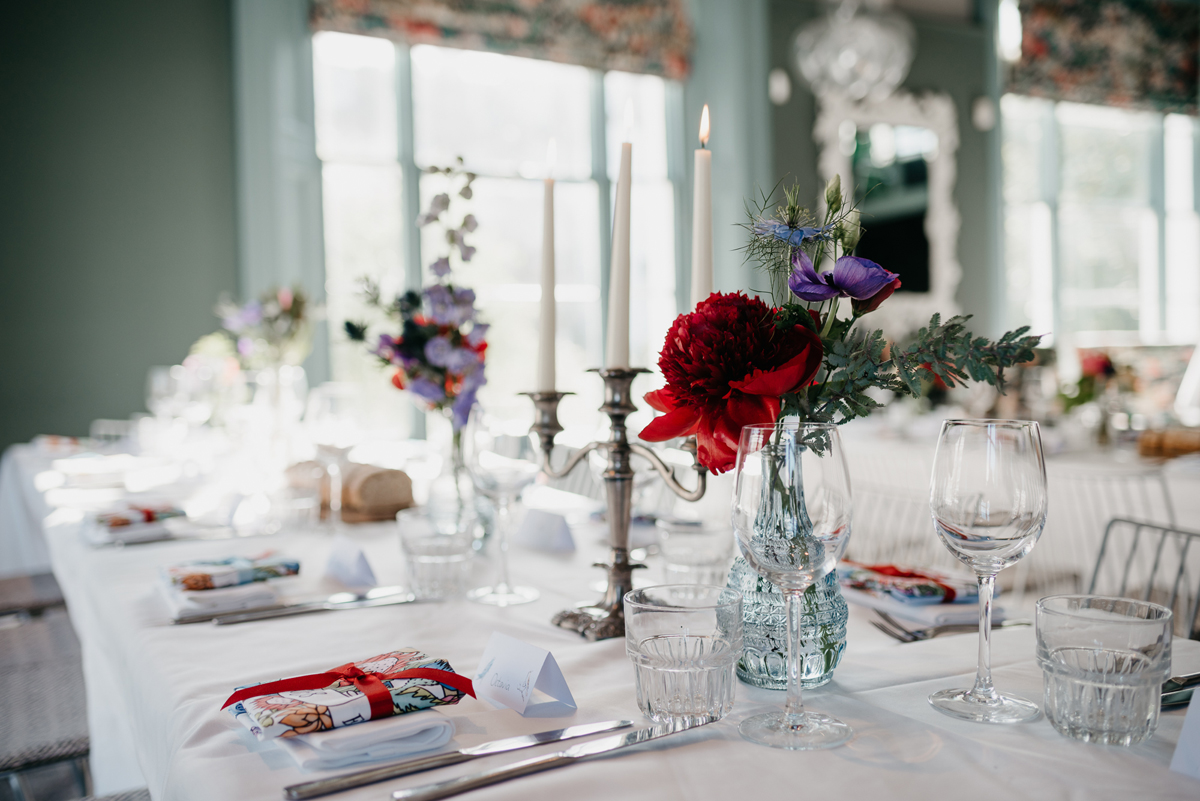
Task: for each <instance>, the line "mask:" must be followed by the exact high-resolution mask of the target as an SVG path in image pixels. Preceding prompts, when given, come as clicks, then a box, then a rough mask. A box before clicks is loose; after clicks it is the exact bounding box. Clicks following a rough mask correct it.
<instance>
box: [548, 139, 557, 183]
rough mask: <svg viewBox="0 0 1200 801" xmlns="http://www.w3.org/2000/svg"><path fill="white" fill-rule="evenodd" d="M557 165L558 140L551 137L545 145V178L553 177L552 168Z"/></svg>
mask: <svg viewBox="0 0 1200 801" xmlns="http://www.w3.org/2000/svg"><path fill="white" fill-rule="evenodd" d="M557 165H558V140H557V139H555V138H554V137H553V136H552V137H550V142H549V143H548V144H547V145H546V177H547V178H553V177H554V168H555V167H556V166H557Z"/></svg>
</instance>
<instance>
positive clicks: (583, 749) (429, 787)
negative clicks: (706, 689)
mask: <svg viewBox="0 0 1200 801" xmlns="http://www.w3.org/2000/svg"><path fill="white" fill-rule="evenodd" d="M711 722H712V721H711V720H701V721H695V722H691V723H660V724H658V725H656V726H650V727H649V728H645V729H638V730H636V731H631V732H629V733H628V734H617V735H614V736H612V737H605V738H603V739H600V740H595V741H593V742H590V743H583V744H582V745H577V746H574V747H573V748H568V749H567V750H566V751H559V752H558V753H555V754H550V755H548V756H541V757H534V758H533V759H526V760H525V761H523V762H517V763H515V764H513V765H508V766H507V767H503V768H495V769H493V770H487V771H483V772H482V773H473V774H470V775H467V776H460V777H459V778H457V779H450V780H449V781H444V782H435V783H434V784H425V785H422V786H420V787H414V788H412V789H410V790H397V791H396V792H394V793H392V798H393V799H395V801H436V799H439V798H449V797H450V796H452V795H458V794H459V793H465V792H467V791H469V790H476V789H478V788H480V787H487V786H488V785H491V784H498V783H499V782H505V781H508V780H509V779H515V778H517V777H518V776H528V775H529V774H531V773H540V772H541V771H543V770H552V769H554V768H561V767H563V766H564V765H570V764H573V763H574V762H576V761H578V760H581V759H588V758H590V757H595V756H600V755H601V754H607V753H609V752H612V751H616V750H617V749H620V748H628V747H629V746H631V745H638V744H639V743H646V742H649V741H650V740H657V739H658V738H659V737H666V736H667V735H670V734H676V733H677V732H681V731H687V730H688V729H694V728H697V727H699V726H704V725H706V724H708V723H711Z"/></svg>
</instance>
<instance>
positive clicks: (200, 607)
mask: <svg viewBox="0 0 1200 801" xmlns="http://www.w3.org/2000/svg"><path fill="white" fill-rule="evenodd" d="M156 583H157V585H158V594H159V595H160V596H162V599H163V601H164V602H165V603H166V605H167V609H168V610H170V612H171V618H172V619H173V620H178V619H179V618H181V617H191V616H193V615H200V614H213V615H222V614H225V613H226V612H240V611H242V610H244V609H257V608H258V607H261V606H271V605H272V604H276V603H279V593H278V592H277V591H276V590H275V588H274V587H272V586H270V585H269V584H268V583H267V582H265V581H254V582H251V583H250V584H239V585H237V586H235V587H221V588H219V589H215V590H181V589H179V588H178V587H175V586H173V585H172V584H171V583H170V582H169V581H168V580H167V579H165V578H160V579H159V580H158V582H156Z"/></svg>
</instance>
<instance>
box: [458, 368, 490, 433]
mask: <svg viewBox="0 0 1200 801" xmlns="http://www.w3.org/2000/svg"><path fill="white" fill-rule="evenodd" d="M486 383H487V378H486V377H485V376H484V374H483V365H480V366H479V369H478V370H474V371H472V372H471V373H469V374H468V375H467V377H466V378H464V379H463V383H462V389H460V390H459V393H458V397H457V398H455V399H454V403H452V404H451V405H450V413H451V415H452V419H453V426H454V428H455V429H456V430H457V429H460V428H462V427H463V426H465V425H466V424H467V418H469V417H470V416H471V408H472V407H473V406H474V405H475V397H476V395H478V393H479V388H480V387H482V386H483V385H484V384H486Z"/></svg>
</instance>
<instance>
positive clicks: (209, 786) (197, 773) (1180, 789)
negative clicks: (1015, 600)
mask: <svg viewBox="0 0 1200 801" xmlns="http://www.w3.org/2000/svg"><path fill="white" fill-rule="evenodd" d="M80 526H81V524H80V520H79V515H78V513H76V512H73V510H71V509H70V508H67V507H63V508H60V509H58V510H56V511H54V512H52V513H51V514H50V515H49V517H47V519H46V522H45V531H44V533H45V538H46V543H47V546H48V550H49V555H50V560H51V564H52V566H53V570H54V574H55V575H56V576H57V578H58V581H59V583H60V584H61V586H62V589H63V593H64V596H65V597H66V600H67V603H68V608H69V611H70V616H71V620H72V623H73V625H74V627H75V630H76V632H77V633H78V636H79V639H80V641H81V644H82V652H83V663H84V673H85V681H86V684H87V696H88V709H87V714H88V720H89V727H90V731H91V738H92V766H93V767H92V769H93V776H94V781H95V784H96V789H97V792H98V793H103V792H114V791H117V790H121V789H124V788H127V787H135V786H141V785H144V786H148V787H149V789H150V792H151V795H152V797H153V798H154V799H156V801H164V800H165V799H170V800H171V801H185V800H186V801H193V800H194V801H201V800H202V799H213V800H214V801H215V800H217V799H222V800H224V799H247V800H253V799H264V800H265V799H271V800H272V801H278V799H280V798H282V789H283V788H284V787H286V786H288V785H291V784H294V783H296V782H300V781H303V780H306V779H310V778H314V777H320V776H324V775H330V774H324V773H305V772H302V771H301V770H300V769H299V768H298V767H297V766H296V765H295V764H294V763H293V762H292V761H291V760H290V758H289V757H288V756H287V755H286V754H285V753H284V752H283V751H282V750H281V749H279V748H278V747H276V746H274V745H272V744H271V743H260V742H258V741H256V740H255V739H254V738H253V737H251V736H250V735H249V733H248V732H247V731H246V730H245V729H244V728H243V727H242V726H241V725H239V724H238V723H237V722H236V721H235V720H234V719H233V718H232V717H231V715H230V714H229V713H228V712H225V711H222V710H221V705H222V701H223V700H224V699H225V698H226V697H227V696H228V695H229V694H230V693H231V692H232V691H233V689H234V688H236V687H240V686H244V685H247V684H250V683H255V682H262V681H270V680H274V679H278V678H282V677H287V676H296V675H301V674H309V673H316V672H322V671H324V670H327V669H329V668H332V667H334V666H337V665H341V664H344V663H346V662H350V661H354V660H356V659H363V658H366V657H369V656H371V655H374V654H377V653H382V652H385V651H389V650H393V649H396V648H401V647H406V646H411V647H414V648H418V649H420V650H422V651H424V652H426V653H428V654H430V655H432V656H437V657H442V658H445V659H447V660H449V662H450V664H451V665H452V666H453V667H454V668H455V670H456V671H458V672H459V673H462V674H464V675H468V676H471V675H474V672H475V670H476V668H477V666H478V663H479V661H480V656H481V654H482V652H483V649H484V647H485V645H486V644H487V642H488V639H489V638H490V636H491V635H492V633H493V632H502V633H504V634H507V635H510V636H512V637H516V638H518V639H521V640H524V641H526V642H528V643H531V644H533V645H536V646H538V647H540V648H544V649H547V650H549V651H550V652H551V653H552V654H553V655H554V657H555V659H556V660H557V662H558V664H559V665H560V666H561V668H562V671H563V674H564V676H565V678H566V680H567V682H568V684H569V687H570V689H571V692H572V694H573V696H574V699H575V701H576V702H577V705H578V708H577V710H576V711H575V712H574V713H573V714H572V715H570V716H568V717H558V718H542V717H522V716H521V715H519V714H517V712H515V711H512V710H509V709H498V708H494V707H493V706H491V705H490V704H488V703H485V702H483V701H480V700H475V699H472V698H465V699H463V700H462V702H461V703H459V704H457V705H455V706H446V707H441V708H440V709H441V712H442V713H443V714H445V715H447V716H449V717H450V718H452V719H453V721H454V724H455V727H456V735H455V739H454V740H453V742H452V745H451V746H448V747H465V746H471V745H475V744H478V743H482V742H485V741H489V740H493V739H497V738H502V737H508V736H512V735H517V734H525V733H532V732H536V731H541V730H545V729H552V728H559V727H561V726H564V725H569V724H570V723H584V722H593V721H600V720H607V719H613V718H628V719H631V720H634V721H635V722H637V724H638V725H643V724H648V723H649V721H648V720H647V719H646V718H645V717H643V715H642V714H641V713H640V711H639V710H638V707H637V704H636V700H635V688H634V675H633V668H632V665H631V664H630V662H629V660H628V658H627V656H626V654H625V642H624V640H622V639H614V640H607V641H602V642H588V641H586V640H584V639H582V638H581V637H579V636H578V635H577V634H574V633H573V632H570V631H565V630H563V629H559V628H556V627H554V626H552V625H551V624H550V618H551V616H552V615H553V614H554V613H555V612H556V611H558V610H560V609H563V608H566V607H568V606H570V605H572V604H574V603H576V602H578V601H580V600H590V599H593V598H594V597H596V594H597V593H596V590H595V585H596V583H597V582H598V581H600V580H601V579H602V574H601V573H600V571H598V570H596V569H594V568H593V567H592V563H593V562H595V561H597V560H598V559H600V558H602V557H603V556H604V555H605V546H604V544H603V527H602V526H601V525H600V524H598V523H595V522H592V521H586V520H585V521H581V522H577V524H576V525H575V526H574V537H575V540H576V544H577V548H576V550H575V551H574V552H572V553H567V554H551V553H544V552H540V551H533V550H525V549H521V548H514V549H513V550H512V551H511V563H512V571H513V575H514V579H515V580H516V581H518V582H520V583H522V584H528V585H532V586H534V587H537V588H538V589H539V590H540V591H541V597H540V599H539V600H538V601H536V602H534V603H531V604H528V605H524V606H517V607H510V608H492V607H485V606H480V605H476V604H472V603H470V602H468V601H466V600H455V601H448V602H437V603H414V604H402V605H394V606H384V607H377V608H367V609H357V610H352V611H350V610H348V611H334V612H325V613H319V614H311V615H303V616H295V617H284V618H278V619H272V620H263V621H257V622H253V623H245V624H241V625H230V626H215V625H212V624H208V623H201V624H192V625H172V624H171V622H170V620H169V617H168V612H167V610H166V608H165V605H164V604H163V603H162V601H161V599H160V597H159V595H158V592H157V589H156V586H155V585H156V581H158V575H159V570H160V568H161V566H163V565H164V564H168V563H176V562H180V561H184V560H189V559H198V558H216V557H224V556H229V555H242V556H250V555H254V554H257V553H261V552H263V551H265V550H275V551H278V552H280V553H283V554H287V555H291V556H294V557H296V558H298V559H299V560H300V561H301V563H302V568H301V575H300V576H299V577H296V578H294V579H285V580H283V581H285V582H289V583H288V584H287V585H285V586H286V594H287V595H288V596H289V597H297V598H298V597H307V596H313V595H318V594H320V593H323V592H327V591H328V590H329V589H330V586H331V585H330V584H329V579H326V578H324V577H323V576H322V573H323V568H324V564H325V561H326V560H327V558H328V556H329V553H330V551H331V548H332V547H333V540H332V537H331V535H330V533H329V532H328V531H327V530H321V529H304V530H300V529H297V530H290V529H285V530H283V531H281V532H279V533H277V534H274V535H272V536H268V537H254V538H234V539H192V540H175V541H166V542H158V543H150V544H142V545H136V546H134V545H130V546H126V547H111V546H109V547H94V546H92V545H90V544H88V543H87V542H86V541H85V539H84V538H83V537H82V536H81V530H80ZM343 528H344V530H343V533H344V535H345V536H346V537H348V538H350V539H351V540H352V541H353V542H355V543H357V544H358V545H359V546H361V548H362V549H363V552H364V553H365V554H366V556H367V558H368V559H369V561H370V563H371V565H372V567H373V569H374V571H375V573H376V576H377V578H378V580H379V581H380V583H381V584H396V583H403V577H404V576H403V562H402V557H401V554H400V549H399V543H398V535H397V530H396V525H395V524H394V523H377V524H363V525H358V526H346V527H343ZM930 536H933V534H932V533H931V535H930ZM490 569H491V565H490V564H489V562H488V561H487V560H486V559H479V560H477V564H476V573H477V578H479V579H480V580H483V579H486V578H487V577H488V576H487V574H488V571H489V570H490ZM661 577H662V574H661V572H660V570H659V568H655V567H653V566H652V567H651V569H649V570H644V571H639V580H640V581H641V582H642V583H643V584H654V583H660V582H661ZM992 654H993V656H992V666H993V671H994V676H995V680H996V684H997V686H998V687H999V688H1000V689H1001V690H1004V691H1009V692H1012V693H1016V694H1020V695H1023V696H1025V697H1027V698H1032V699H1037V700H1039V701H1040V699H1041V695H1042V678H1041V672H1040V669H1039V668H1038V666H1037V664H1036V662H1035V660H1034V632H1033V629H1032V628H1031V627H1026V628H1006V629H1003V630H998V631H996V632H995V634H994V639H993V651H992ZM976 656H977V641H976V637H975V636H973V635H958V636H946V637H939V638H936V639H931V640H928V641H924V642H916V643H909V644H901V643H899V642H896V641H894V640H891V639H889V638H887V637H885V636H884V635H883V634H881V633H879V632H878V631H876V630H875V629H874V628H873V627H872V626H871V625H870V614H869V613H868V612H866V611H865V610H862V609H859V608H852V612H851V616H850V622H849V632H848V645H847V648H846V651H845V653H844V657H843V659H842V662H841V664H840V666H839V667H838V668H837V670H836V673H835V675H834V678H833V681H832V682H831V683H829V684H828V685H826V686H824V687H821V688H819V689H816V690H813V691H810V692H808V693H806V703H808V704H809V705H811V706H812V707H813V708H816V709H818V710H820V711H824V712H828V713H830V714H833V715H835V716H837V717H838V718H840V719H842V720H844V721H846V722H847V723H849V724H850V725H851V726H852V727H853V728H854V731H855V737H854V739H853V740H852V741H851V742H850V743H849V744H847V745H845V746H843V747H840V748H837V749H834V750H830V751H819V752H791V751H780V750H775V749H770V748H765V747H761V746H757V745H754V744H752V743H750V742H747V741H744V740H742V739H741V738H740V736H739V735H738V731H737V724H738V722H739V721H740V720H741V719H742V718H744V717H747V716H749V715H752V714H755V713H758V712H761V711H764V710H766V709H768V708H770V707H773V706H778V705H779V704H781V703H782V701H783V693H781V692H777V691H769V690H763V689H758V688H754V687H751V686H748V685H745V684H739V685H738V686H737V691H736V692H737V696H736V703H735V706H734V709H733V712H732V713H731V714H730V715H729V716H728V717H726V718H725V719H723V720H721V721H718V722H715V723H712V724H709V725H705V726H702V727H699V728H697V729H695V730H691V731H687V732H683V733H679V734H676V735H673V736H671V737H668V738H664V739H662V740H659V741H657V742H655V743H653V744H647V745H643V746H639V747H636V748H632V749H628V750H626V751H623V752H621V753H620V754H619V755H614V756H611V757H608V758H601V759H595V760H587V761H584V762H581V763H579V764H575V765H572V766H570V767H567V768H564V769H561V770H556V771H550V772H546V773H541V774H537V775H532V776H527V777H524V778H520V779H517V780H514V781H510V782H507V783H505V784H500V785H496V786H492V787H488V788H486V789H483V790H478V791H474V792H473V793H471V794H470V795H468V796H465V797H466V798H480V799H482V798H488V799H497V800H499V799H520V801H529V800H530V799H563V798H571V799H573V800H574V801H585V800H586V799H611V798H616V797H621V798H655V799H664V800H668V799H695V798H713V799H722V798H753V797H761V798H771V797H793V796H803V797H808V798H835V797H850V798H913V799H916V798H944V797H948V796H954V797H960V798H970V799H993V798H994V799H1000V798H1003V799H1010V798H1026V799H1080V798H1089V799H1093V798H1113V799H1128V798H1135V797H1136V798H1179V799H1185V798H1186V799H1195V798H1197V797H1200V780H1196V779H1192V778H1188V777H1186V776H1183V775H1180V774H1178V773H1173V772H1171V771H1170V770H1169V769H1168V765H1169V762H1170V760H1171V756H1172V753H1173V751H1174V748H1175V744H1176V741H1177V740H1178V739H1179V735H1180V730H1181V727H1182V724H1183V719H1184V714H1185V713H1184V711H1182V710H1175V711H1167V712H1164V714H1163V715H1162V718H1161V722H1160V725H1159V727H1158V730H1157V732H1156V733H1155V734H1154V736H1153V737H1152V738H1151V739H1150V740H1149V741H1147V742H1146V743H1144V744H1142V745H1139V746H1135V747H1131V748H1119V747H1107V746H1097V745H1092V744H1085V743H1081V742H1077V741H1074V740H1071V739H1068V738H1066V737H1063V736H1062V735H1060V734H1058V733H1057V732H1056V731H1055V730H1054V729H1053V728H1052V727H1051V725H1050V724H1049V723H1048V722H1047V721H1046V720H1045V718H1044V717H1041V718H1039V719H1037V720H1036V721H1034V722H1031V723H1025V724H1017V725H1007V726H1005V725H981V724H975V723H969V722H965V721H959V720H955V719H952V718H949V717H947V716H945V715H943V714H941V713H939V712H938V711H936V710H935V709H933V708H932V707H931V706H930V705H929V704H928V703H927V701H926V698H927V696H928V695H929V694H930V693H931V692H933V691H935V690H939V689H942V688H946V687H954V686H966V685H967V684H969V682H971V681H972V679H973V676H974V670H975V665H976ZM1174 667H1175V671H1176V672H1182V671H1185V670H1197V669H1200V642H1192V641H1187V640H1176V642H1175V644H1174ZM80 714H83V711H82V710H80ZM417 714H425V713H417ZM362 725H368V726H369V725H372V724H370V723H366V724H362ZM554 750H555V746H552V745H548V746H542V747H540V748H537V749H532V750H530V751H524V752H520V753H519V754H508V755H495V756H491V757H487V758H485V759H482V760H477V761H475V762H472V763H469V764H465V765H458V766H454V767H449V768H443V769H440V770H438V771H434V772H430V773H424V774H418V775H414V776H408V777H405V778H400V779H394V780H390V781H386V782H383V783H380V784H376V785H372V786H368V787H362V788H358V789H355V790H351V791H348V792H345V793H343V794H341V795H339V796H333V797H334V798H345V799H382V798H389V797H390V792H391V791H393V790H397V789H402V788H409V787H414V786H417V785H420V784H423V783H426V782H429V781H432V780H437V779H445V778H450V777H454V776H459V775H463V774H466V773H469V772H473V771H477V770H480V769H484V768H491V767H496V766H499V765H503V764H506V763H508V762H513V761H516V760H518V759H523V758H525V757H527V756H534V755H538V754H544V753H549V752H552V751H554Z"/></svg>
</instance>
